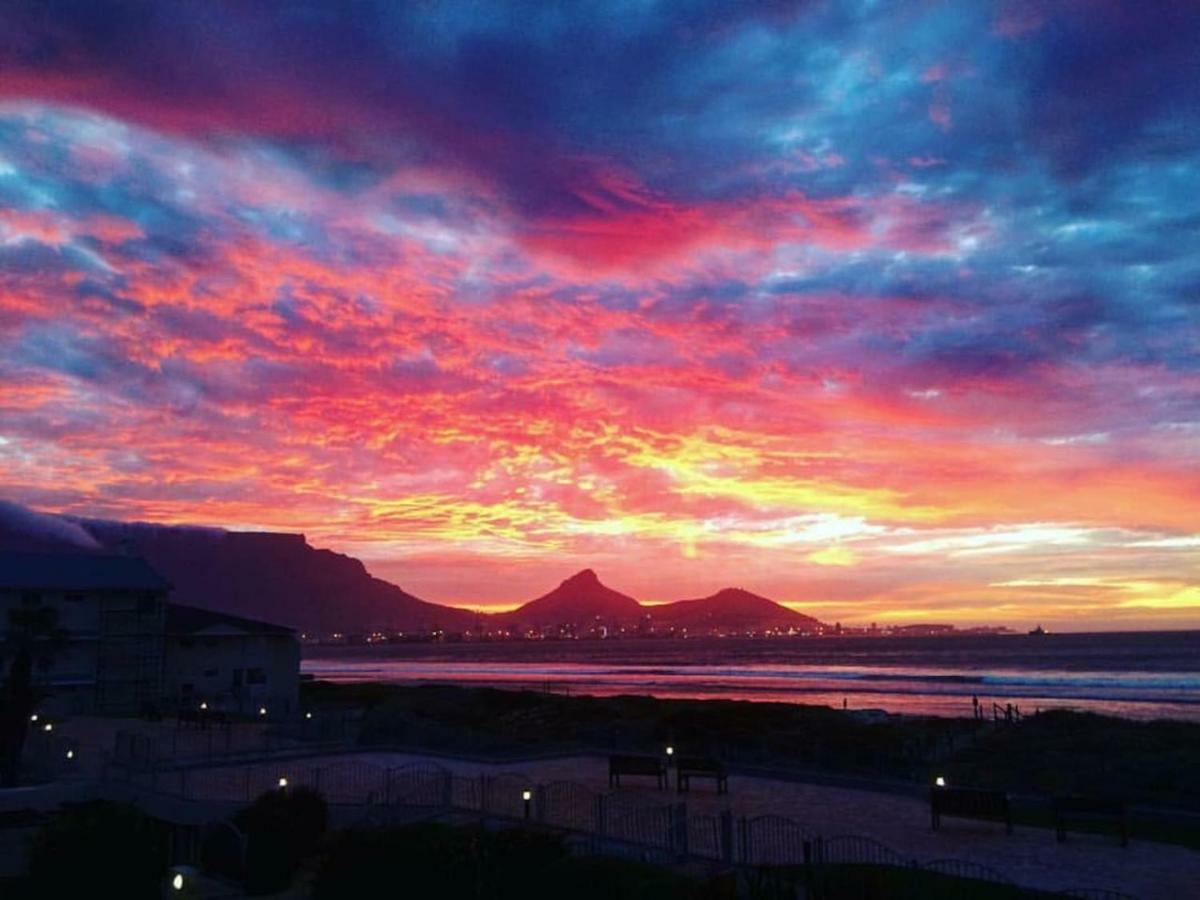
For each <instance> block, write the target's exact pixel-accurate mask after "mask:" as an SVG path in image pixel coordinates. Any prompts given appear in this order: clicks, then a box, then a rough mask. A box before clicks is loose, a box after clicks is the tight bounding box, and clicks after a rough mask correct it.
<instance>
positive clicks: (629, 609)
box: [502, 569, 645, 628]
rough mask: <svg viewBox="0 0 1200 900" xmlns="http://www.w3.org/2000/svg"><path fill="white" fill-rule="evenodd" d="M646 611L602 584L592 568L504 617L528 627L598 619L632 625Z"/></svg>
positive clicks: (579, 623)
mask: <svg viewBox="0 0 1200 900" xmlns="http://www.w3.org/2000/svg"><path fill="white" fill-rule="evenodd" d="M644 614H645V608H644V607H643V606H642V605H641V604H640V603H638V602H637V601H636V600H634V599H633V598H632V597H630V596H629V595H627V594H622V593H621V592H620V591H614V590H613V589H612V588H610V587H608V586H606V585H604V584H602V583H601V581H600V579H599V577H598V576H597V575H596V573H595V572H593V571H592V570H591V569H584V570H583V571H582V572H579V573H577V574H575V575H572V576H571V577H570V578H568V579H567V580H566V581H564V582H563V583H562V584H560V585H559V586H558V587H556V588H555V589H554V590H552V591H550V593H548V594H543V595H542V596H541V597H538V598H537V599H536V600H530V601H529V602H528V603H526V604H524V605H523V606H521V607H519V608H517V609H514V610H513V611H512V612H508V613H503V614H502V618H503V619H506V620H508V621H511V622H514V623H519V624H521V625H522V626H525V627H534V628H542V627H546V626H554V625H564V624H569V625H582V624H585V623H592V622H594V621H595V620H597V619H600V620H602V621H603V622H605V623H609V624H612V623H616V624H622V625H633V624H636V623H637V621H638V620H639V619H640V618H641V617H642V616H643V615H644Z"/></svg>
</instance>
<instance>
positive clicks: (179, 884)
mask: <svg viewBox="0 0 1200 900" xmlns="http://www.w3.org/2000/svg"><path fill="white" fill-rule="evenodd" d="M171 887H173V888H174V889H175V890H177V891H182V890H183V873H182V872H176V873H175V877H174V878H172V879H171Z"/></svg>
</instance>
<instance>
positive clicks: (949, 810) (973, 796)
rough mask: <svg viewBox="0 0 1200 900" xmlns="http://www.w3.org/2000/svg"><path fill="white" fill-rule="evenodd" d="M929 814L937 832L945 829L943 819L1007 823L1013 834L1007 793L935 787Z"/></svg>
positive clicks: (1007, 829) (1006, 828) (931, 796)
mask: <svg viewBox="0 0 1200 900" xmlns="http://www.w3.org/2000/svg"><path fill="white" fill-rule="evenodd" d="M929 812H930V817H931V818H932V820H933V830H934V831H937V830H938V828H940V827H941V824H942V816H952V817H954V818H958V819H986V820H989V821H992V822H1003V823H1004V826H1005V830H1006V831H1007V832H1008V833H1009V834H1012V830H1013V826H1012V810H1011V809H1010V808H1009V805H1008V794H1006V793H1004V791H982V790H976V789H975V788H950V787H934V788H931V789H930V791H929Z"/></svg>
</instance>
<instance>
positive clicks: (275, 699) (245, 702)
mask: <svg viewBox="0 0 1200 900" xmlns="http://www.w3.org/2000/svg"><path fill="white" fill-rule="evenodd" d="M164 656H165V660H166V664H165V669H164V677H163V691H164V697H165V698H166V706H167V709H168V710H170V709H171V708H173V707H176V708H179V709H195V708H197V707H198V706H199V705H200V704H201V703H205V704H207V705H208V708H209V709H212V710H214V711H218V710H219V711H223V712H228V713H233V714H237V715H247V716H257V715H259V714H260V712H261V711H262V710H266V713H265V715H267V716H269V717H270V718H272V719H274V718H279V717H281V716H286V715H289V714H291V713H294V712H296V711H297V710H298V709H299V693H300V641H299V639H298V638H297V636H296V633H295V632H294V631H292V630H291V629H290V628H285V627H283V626H282V625H273V624H271V623H269V622H260V621H257V620H255V619H244V618H242V617H241V616H232V615H228V614H226V613H218V612H212V611H211V610H207V609H199V608H197V607H194V606H182V605H179V604H175V603H173V604H171V605H170V606H169V607H168V609H167V621H166V645H165V652H164Z"/></svg>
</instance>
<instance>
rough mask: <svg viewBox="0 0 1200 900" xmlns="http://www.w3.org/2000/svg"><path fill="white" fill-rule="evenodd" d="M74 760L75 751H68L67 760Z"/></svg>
mask: <svg viewBox="0 0 1200 900" xmlns="http://www.w3.org/2000/svg"><path fill="white" fill-rule="evenodd" d="M74 758H75V751H74V750H68V751H67V759H74Z"/></svg>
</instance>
